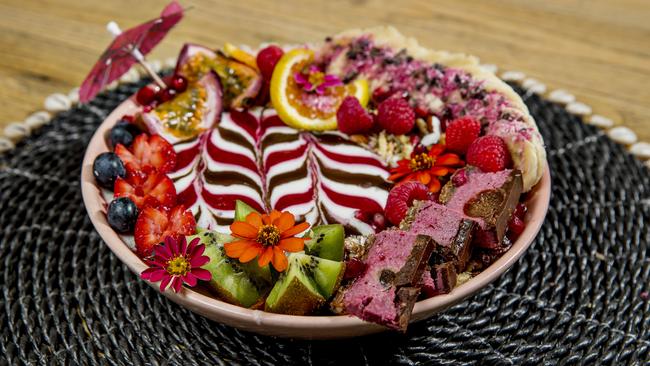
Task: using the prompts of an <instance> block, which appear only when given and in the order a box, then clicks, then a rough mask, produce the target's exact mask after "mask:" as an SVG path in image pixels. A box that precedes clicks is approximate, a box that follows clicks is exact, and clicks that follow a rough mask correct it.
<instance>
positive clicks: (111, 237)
mask: <svg viewBox="0 0 650 366" xmlns="http://www.w3.org/2000/svg"><path fill="white" fill-rule="evenodd" d="M135 111H136V105H135V103H134V101H133V98H131V99H129V100H127V101H125V102H124V103H122V104H121V105H120V106H119V107H118V108H116V109H115V110H114V111H113V113H111V115H110V116H108V118H106V120H105V121H104V122H103V123H102V124H101V125H100V126H99V128H98V129H97V131H96V132H95V135H94V136H93V138H92V139H91V140H90V144H89V145H88V149H87V150H86V155H85V157H84V160H83V166H82V170H81V191H82V194H83V200H84V204H85V206H86V210H88V215H89V216H90V220H91V221H92V223H93V225H95V229H97V232H98V233H99V235H100V236H101V237H102V239H104V241H105V242H106V244H107V245H108V247H109V248H110V249H111V250H112V251H113V253H115V255H117V257H118V258H120V260H121V261H122V262H124V263H125V264H126V265H127V266H128V267H129V269H131V271H133V272H134V273H136V274H139V273H140V272H142V271H143V270H144V269H145V268H147V267H146V265H145V264H144V262H142V260H141V259H140V258H138V257H137V256H136V255H135V254H134V253H133V252H132V251H131V249H129V247H128V246H127V245H126V244H125V243H124V242H123V241H122V239H121V238H120V237H119V236H118V234H117V233H115V231H113V229H111V227H110V226H109V225H108V222H107V221H106V202H105V201H104V198H103V197H102V193H101V191H100V189H99V188H98V187H97V185H96V184H95V179H94V177H93V173H92V164H93V161H94V160H95V157H96V156H97V155H99V154H100V153H102V152H105V151H108V146H107V145H106V142H105V140H104V135H105V133H106V131H108V130H109V129H110V128H111V127H112V126H113V125H114V124H115V123H116V122H117V121H118V120H119V118H120V117H121V116H123V115H126V114H133V113H134V112H135ZM550 194H551V178H550V174H549V172H548V167H547V169H546V172H545V173H544V176H543V177H542V180H541V182H539V184H538V185H537V186H536V187H535V189H534V190H533V191H532V192H530V194H529V195H528V202H527V204H528V213H527V217H526V223H527V225H526V229H525V230H524V232H523V233H522V234H521V236H520V237H519V239H518V240H517V241H516V242H515V243H514V245H513V246H512V248H511V249H510V250H509V251H508V252H507V253H505V254H504V255H503V256H502V257H501V258H499V260H497V261H496V262H495V263H493V264H492V265H491V266H490V267H489V268H488V269H486V270H485V271H483V272H482V273H480V274H479V275H477V276H476V277H473V278H472V279H470V280H469V281H467V282H466V283H464V284H462V285H460V286H458V287H456V288H455V289H454V290H453V291H452V292H451V293H449V294H447V295H441V296H436V297H433V298H430V299H427V300H423V301H419V302H418V303H417V304H415V308H414V309H413V316H412V319H411V321H412V322H416V321H419V320H423V319H426V318H428V317H430V316H432V315H433V314H435V313H438V312H440V311H443V310H444V309H446V308H448V307H450V306H452V305H454V304H456V303H458V302H460V301H461V300H463V299H465V298H466V297H468V296H470V295H472V294H473V293H475V292H477V291H478V290H480V289H482V288H483V287H485V286H486V285H488V284H489V283H490V282H492V281H494V280H495V279H496V278H497V277H499V276H500V275H501V274H502V273H503V272H505V271H506V270H507V269H508V268H510V266H512V265H513V263H515V261H516V260H517V259H518V258H519V257H520V256H521V255H522V254H523V253H524V251H525V250H526V249H527V248H528V247H529V246H530V244H531V243H532V242H533V239H534V238H535V235H536V234H537V232H538V231H539V229H540V227H541V226H542V223H543V221H544V216H545V215H546V211H547V209H548V204H549V198H550ZM151 285H152V287H154V288H156V289H157V288H158V286H157V285H156V284H151ZM164 295H165V296H167V297H168V298H169V299H171V300H172V301H174V302H176V303H178V304H180V305H181V306H184V307H186V308H188V309H190V310H192V311H194V312H196V313H198V314H201V315H203V316H205V317H207V318H209V319H212V320H215V321H217V322H220V323H224V324H227V325H230V326H233V327H237V328H240V329H244V330H247V331H251V332H255V333H260V334H266V335H273V336H280V337H292V338H307V339H333V338H345V337H355V336H361V335H366V334H371V333H377V332H381V331H383V330H385V328H383V327H381V326H379V325H376V324H373V323H367V322H364V321H362V320H360V319H358V318H356V317H353V316H293V315H280V314H272V313H267V312H264V311H260V310H250V309H246V308H243V307H239V306H235V305H231V304H228V303H226V302H223V301H220V300H217V299H215V298H213V297H210V296H206V295H204V294H201V293H199V292H197V291H194V290H193V289H190V288H184V289H183V291H182V292H181V293H178V294H177V293H175V292H173V291H171V290H167V291H166V292H165V293H164Z"/></svg>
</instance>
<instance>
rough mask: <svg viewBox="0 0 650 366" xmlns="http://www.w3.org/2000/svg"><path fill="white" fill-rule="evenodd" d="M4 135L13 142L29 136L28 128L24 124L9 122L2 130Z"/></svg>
mask: <svg viewBox="0 0 650 366" xmlns="http://www.w3.org/2000/svg"><path fill="white" fill-rule="evenodd" d="M3 132H4V135H5V136H6V137H7V138H8V139H10V140H11V141H13V142H18V141H20V140H22V139H24V138H25V137H27V136H29V133H30V128H29V126H27V125H26V124H24V123H20V122H11V123H10V124H8V125H7V126H6V127H5V129H4V131H3Z"/></svg>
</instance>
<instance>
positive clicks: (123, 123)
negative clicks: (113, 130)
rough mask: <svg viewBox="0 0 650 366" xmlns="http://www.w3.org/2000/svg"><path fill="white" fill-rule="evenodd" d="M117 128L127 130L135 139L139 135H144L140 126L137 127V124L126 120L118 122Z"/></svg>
mask: <svg viewBox="0 0 650 366" xmlns="http://www.w3.org/2000/svg"><path fill="white" fill-rule="evenodd" d="M115 127H123V128H126V130H127V131H129V132H130V133H131V135H133V137H135V136H138V135H139V134H141V133H142V131H140V129H139V128H138V126H136V125H135V123H132V122H129V121H127V120H125V119H123V120H120V121H118V122H117V123H116V124H115Z"/></svg>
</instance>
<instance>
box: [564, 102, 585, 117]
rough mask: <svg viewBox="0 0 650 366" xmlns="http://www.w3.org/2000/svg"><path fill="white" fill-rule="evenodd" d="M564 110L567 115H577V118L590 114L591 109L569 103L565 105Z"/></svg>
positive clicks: (580, 104) (576, 103)
mask: <svg viewBox="0 0 650 366" xmlns="http://www.w3.org/2000/svg"><path fill="white" fill-rule="evenodd" d="M566 110H567V111H569V113H573V114H577V115H579V116H585V115H587V114H591V107H590V106H588V105H586V104H584V103H580V102H571V103H569V104H567V106H566Z"/></svg>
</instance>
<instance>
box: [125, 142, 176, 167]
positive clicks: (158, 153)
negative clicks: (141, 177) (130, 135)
mask: <svg viewBox="0 0 650 366" xmlns="http://www.w3.org/2000/svg"><path fill="white" fill-rule="evenodd" d="M115 153H116V154H117V155H118V156H119V157H120V159H121V160H122V162H124V165H125V166H126V170H127V171H130V172H145V171H150V170H157V171H159V172H161V173H167V172H170V171H172V170H174V168H175V167H176V152H175V151H174V147H173V146H172V145H171V144H170V143H169V142H167V140H165V139H164V138H162V137H160V136H158V135H152V136H148V135H147V134H144V133H143V134H140V135H138V136H137V137H136V138H135V140H134V141H133V145H132V146H131V150H129V149H127V148H126V147H124V145H121V144H118V145H117V146H116V147H115Z"/></svg>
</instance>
